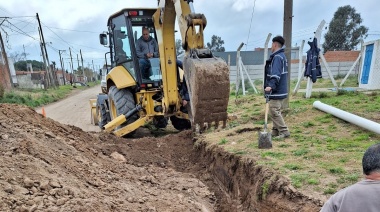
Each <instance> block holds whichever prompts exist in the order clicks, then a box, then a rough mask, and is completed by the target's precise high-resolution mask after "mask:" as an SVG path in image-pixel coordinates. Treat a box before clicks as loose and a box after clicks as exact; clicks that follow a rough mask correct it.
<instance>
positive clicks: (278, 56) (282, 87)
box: [264, 46, 288, 99]
mask: <svg viewBox="0 0 380 212" xmlns="http://www.w3.org/2000/svg"><path fill="white" fill-rule="evenodd" d="M266 87H271V88H272V92H271V94H270V95H269V99H285V98H287V97H288V62H287V60H286V57H285V54H284V46H283V47H282V48H281V49H279V50H277V51H275V52H273V53H272V54H271V55H270V57H269V59H268V60H267V61H266V63H265V82H264V89H265V88H266Z"/></svg>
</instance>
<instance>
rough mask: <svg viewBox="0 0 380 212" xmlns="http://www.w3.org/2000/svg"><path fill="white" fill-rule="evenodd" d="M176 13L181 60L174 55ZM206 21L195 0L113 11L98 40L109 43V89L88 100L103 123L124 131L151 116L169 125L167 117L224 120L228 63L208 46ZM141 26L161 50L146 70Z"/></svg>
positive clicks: (183, 123) (181, 123)
mask: <svg viewBox="0 0 380 212" xmlns="http://www.w3.org/2000/svg"><path fill="white" fill-rule="evenodd" d="M176 19H177V21H178V26H179V29H180V33H181V38H182V47H183V49H184V50H185V56H184V58H183V61H181V60H179V59H177V56H176V48H175V20H176ZM206 23H207V22H206V18H205V16H204V15H203V14H198V13H195V11H194V7H193V1H192V0H158V7H157V8H153V9H148V8H127V9H122V10H120V11H119V12H116V13H115V14H113V15H111V16H110V17H109V19H108V23H107V25H108V31H107V32H105V33H102V34H100V36H99V37H100V43H101V44H102V45H104V46H107V47H109V56H110V61H111V70H110V72H109V73H108V74H107V76H106V89H107V90H106V91H107V92H106V93H105V94H99V95H98V96H97V99H96V100H95V99H92V100H91V101H90V102H91V103H92V104H91V105H92V107H93V108H94V110H96V115H94V116H96V117H97V119H98V125H99V127H100V128H102V129H104V130H106V131H109V132H113V133H114V134H115V135H117V136H125V135H128V134H131V133H133V132H134V131H135V130H136V129H137V128H138V127H141V126H143V125H144V124H146V123H148V122H153V124H154V125H155V126H156V127H158V128H165V127H166V126H167V124H168V120H169V119H170V121H171V123H172V125H173V126H174V128H176V129H178V130H184V129H191V128H192V129H193V130H196V131H203V130H204V129H205V127H207V126H210V125H211V124H215V125H216V126H217V125H218V124H219V123H223V126H225V125H226V120H227V105H228V98H229V89H230V84H229V82H230V81H229V68H228V66H227V64H226V62H225V61H224V60H222V59H220V58H216V57H214V56H213V54H212V52H211V51H210V50H209V49H205V45H204V38H203V30H204V29H205V27H206ZM143 28H145V29H148V30H145V31H148V32H149V35H150V36H151V37H152V38H153V39H155V40H156V41H157V43H158V50H159V51H158V55H159V57H156V58H155V57H152V58H149V59H147V58H146V61H147V64H148V67H149V71H148V74H147V73H146V72H145V71H143V70H142V67H140V66H142V65H141V63H139V58H138V55H137V51H138V49H137V47H136V43H137V42H138V39H139V37H140V36H141V35H142V32H143V31H144V30H143ZM158 55H157V56H158ZM181 71H183V72H182V73H184V77H183V78H182V77H181V74H180V73H181ZM184 100H185V101H184Z"/></svg>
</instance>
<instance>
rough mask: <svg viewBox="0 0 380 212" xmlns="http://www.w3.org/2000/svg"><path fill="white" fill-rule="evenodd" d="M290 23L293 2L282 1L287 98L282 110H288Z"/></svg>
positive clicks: (291, 0) (290, 49)
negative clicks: (286, 67) (286, 65)
mask: <svg viewBox="0 0 380 212" xmlns="http://www.w3.org/2000/svg"><path fill="white" fill-rule="evenodd" d="M292 21H293V0H284V28H283V34H284V39H285V57H286V60H287V61H288V98H286V99H285V101H284V104H283V108H284V109H287V108H289V96H290V95H289V93H290V79H291V77H290V74H291V70H292V63H291V61H292Z"/></svg>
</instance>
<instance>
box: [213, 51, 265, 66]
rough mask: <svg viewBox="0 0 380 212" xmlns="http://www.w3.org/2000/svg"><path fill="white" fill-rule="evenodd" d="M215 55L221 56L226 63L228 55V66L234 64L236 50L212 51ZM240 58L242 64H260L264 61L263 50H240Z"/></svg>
mask: <svg viewBox="0 0 380 212" xmlns="http://www.w3.org/2000/svg"><path fill="white" fill-rule="evenodd" d="M213 54H214V55H215V56H216V57H220V58H223V59H224V60H225V61H226V62H227V63H228V55H230V66H236V54H237V52H236V51H233V52H213ZM240 56H241V59H242V61H243V63H244V65H262V64H263V63H264V52H263V51H241V52H240Z"/></svg>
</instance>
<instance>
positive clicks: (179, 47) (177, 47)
mask: <svg viewBox="0 0 380 212" xmlns="http://www.w3.org/2000/svg"><path fill="white" fill-rule="evenodd" d="M175 52H176V55H177V56H178V55H180V54H182V53H183V52H184V50H183V48H182V41H181V40H180V39H177V40H176V41H175Z"/></svg>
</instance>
